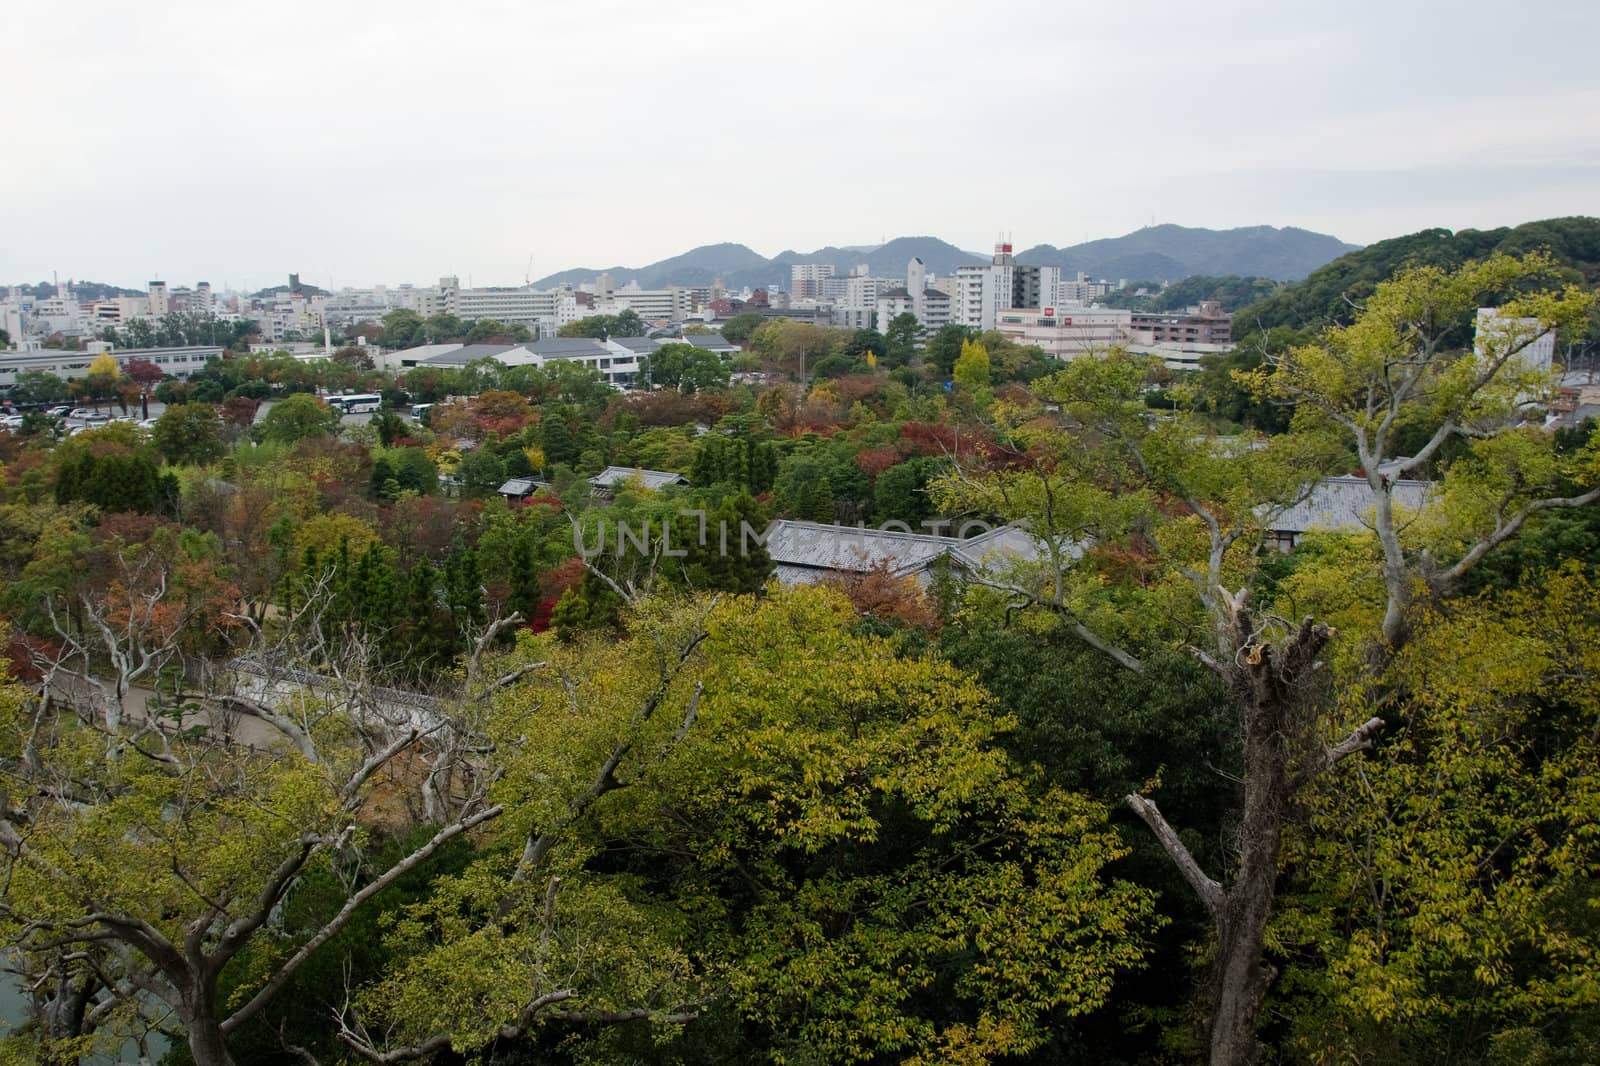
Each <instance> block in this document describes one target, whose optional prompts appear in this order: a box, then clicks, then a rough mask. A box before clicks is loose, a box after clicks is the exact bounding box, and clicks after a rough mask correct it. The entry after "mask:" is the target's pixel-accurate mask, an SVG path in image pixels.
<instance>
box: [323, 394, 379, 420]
mask: <svg viewBox="0 0 1600 1066" xmlns="http://www.w3.org/2000/svg"><path fill="white" fill-rule="evenodd" d="M327 403H328V406H329V407H337V408H339V409H340V410H341V411H343V412H344V413H345V414H347V415H367V414H371V413H372V412H374V411H376V410H377V409H378V408H379V407H380V406H382V404H383V397H382V396H379V395H378V394H377V393H375V392H356V393H350V394H349V395H345V396H329V397H327Z"/></svg>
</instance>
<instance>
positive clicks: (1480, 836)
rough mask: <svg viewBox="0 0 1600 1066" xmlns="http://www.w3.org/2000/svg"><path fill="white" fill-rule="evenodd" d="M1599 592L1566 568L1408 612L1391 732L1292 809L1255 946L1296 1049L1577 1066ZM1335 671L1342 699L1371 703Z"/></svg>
mask: <svg viewBox="0 0 1600 1066" xmlns="http://www.w3.org/2000/svg"><path fill="white" fill-rule="evenodd" d="M1597 592H1600V589H1597V588H1596V587H1595V582H1594V574H1593V572H1592V571H1585V570H1584V569H1583V568H1581V567H1579V566H1577V565H1575V564H1569V565H1567V566H1565V567H1562V568H1560V569H1558V570H1554V571H1550V572H1546V573H1541V574H1539V575H1537V577H1536V578H1535V579H1534V580H1532V581H1530V582H1528V583H1527V584H1525V585H1523V586H1522V587H1519V588H1515V589H1511V590H1497V591H1494V592H1490V593H1487V594H1484V595H1482V596H1480V597H1477V598H1475V599H1473V600H1470V601H1465V602H1458V603H1456V604H1453V605H1451V607H1450V609H1449V610H1448V611H1437V610H1432V609H1429V610H1424V611H1421V612H1419V613H1418V614H1417V615H1416V617H1415V618H1414V623H1413V624H1414V630H1415V632H1414V635H1413V637H1412V639H1411V641H1410V642H1409V643H1408V644H1407V646H1406V647H1405V648H1404V649H1403V650H1402V651H1401V652H1400V653H1399V655H1398V656H1397V657H1396V659H1395V661H1394V662H1393V663H1392V664H1391V666H1390V669H1389V670H1388V672H1387V677H1386V687H1387V688H1388V689H1389V692H1388V693H1387V694H1386V698H1387V699H1389V700H1390V701H1391V703H1392V704H1393V705H1394V706H1395V707H1396V709H1397V711H1398V714H1397V715H1396V717H1397V718H1398V719H1399V722H1398V726H1397V728H1396V729H1395V730H1394V731H1393V732H1392V734H1391V735H1390V736H1388V737H1387V738H1386V739H1385V741H1384V743H1383V744H1382V745H1380V746H1379V747H1378V748H1377V750H1376V751H1375V752H1374V753H1373V754H1371V755H1369V756H1368V758H1367V759H1366V761H1365V762H1364V764H1363V768H1362V769H1363V772H1362V773H1361V775H1359V777H1356V778H1355V779H1353V780H1351V781H1349V782H1348V784H1347V785H1346V787H1342V788H1338V789H1325V790H1318V791H1317V792H1315V793H1314V794H1313V795H1312V797H1311V801H1312V802H1311V816H1310V826H1309V829H1310V831H1309V832H1307V833H1305V834H1303V835H1301V834H1297V835H1296V837H1297V839H1296V840H1295V841H1294V842H1293V843H1291V846H1290V854H1291V858H1292V860H1293V868H1294V870H1295V876H1294V883H1293V886H1292V890H1291V891H1290V892H1288V893H1286V898H1285V906H1284V913H1283V914H1282V916H1281V917H1280V919H1279V920H1278V922H1277V923H1276V927H1275V936H1276V937H1277V938H1280V939H1281V940H1282V941H1284V943H1285V946H1286V948H1288V949H1289V950H1288V957H1289V959H1290V960H1292V961H1291V965H1290V966H1289V968H1288V969H1287V970H1286V973H1285V976H1284V980H1283V982H1282V983H1281V985H1280V986H1279V987H1280V989H1281V991H1280V992H1279V994H1278V996H1277V997H1275V998H1277V999H1278V1000H1279V1003H1278V1004H1276V1005H1275V1006H1276V1007H1277V1013H1280V1014H1281V1015H1282V1016H1284V1017H1286V1018H1288V1019H1289V1020H1290V1021H1291V1024H1292V1026H1293V1033H1292V1037H1291V1045H1290V1046H1291V1048H1292V1049H1293V1050H1294V1051H1298V1052H1300V1053H1302V1054H1304V1055H1306V1056H1307V1057H1312V1056H1318V1055H1324V1056H1330V1057H1334V1056H1336V1057H1339V1058H1343V1059H1345V1060H1346V1061H1360V1062H1363V1063H1372V1064H1374V1066H1389V1064H1394V1066H1398V1064H1401V1063H1446V1062H1449V1063H1462V1064H1468V1063H1485V1064H1488V1063H1509V1062H1541V1063H1549V1064H1551V1066H1557V1064H1573V1066H1576V1064H1577V1063H1583V1062H1591V1061H1594V1059H1595V1056H1596V1055H1597V1054H1600V1026H1597V1025H1596V1022H1595V1018H1594V1008H1593V1002H1594V997H1595V994H1596V986H1597V983H1600V970H1597V968H1596V965H1595V963H1594V959H1595V958H1596V952H1597V950H1600V943H1597V940H1600V931H1597V927H1596V925H1595V923H1594V922H1593V920H1592V914H1591V913H1589V911H1590V907H1589V901H1591V900H1592V899H1593V898H1594V894H1595V870H1596V869H1597V868H1600V832H1597V830H1600V792H1597V791H1596V789H1595V787H1594V784H1593V779H1594V766H1595V764H1596V759H1597V757H1600V752H1597V751H1596V744H1595V739H1596V738H1595V733H1594V730H1593V728H1592V723H1593V722H1594V720H1595V715H1596V714H1597V713H1600V699H1597V689H1596V686H1594V685H1593V684H1592V683H1590V682H1589V680H1588V679H1589V678H1591V677H1592V676H1593V673H1592V672H1593V670H1594V669H1595V668H1596V666H1600V658H1597V649H1600V614H1597V612H1596V608H1595V605H1596V603H1600V597H1597ZM1363 670H1364V667H1363V666H1362V665H1360V664H1353V665H1352V666H1351V668H1350V674H1351V675H1352V676H1349V677H1347V678H1345V680H1344V686H1343V693H1344V696H1343V698H1345V699H1347V700H1354V701H1359V700H1362V699H1365V698H1370V695H1371V694H1370V692H1368V691H1367V686H1366V685H1365V684H1364V683H1363V679H1362V677H1361V676H1360V674H1361V673H1362V671H1363Z"/></svg>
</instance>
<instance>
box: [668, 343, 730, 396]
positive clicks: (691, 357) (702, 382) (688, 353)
mask: <svg viewBox="0 0 1600 1066" xmlns="http://www.w3.org/2000/svg"><path fill="white" fill-rule="evenodd" d="M649 360H650V384H651V385H652V386H654V387H656V388H665V389H677V390H679V391H680V392H705V391H707V390H714V389H722V388H726V387H727V385H728V376H729V370H728V364H726V363H725V362H723V361H722V357H721V356H719V355H718V354H717V353H716V352H711V351H707V350H706V349H704V348H697V347H695V346H694V345H692V344H663V345H662V346H661V347H660V348H658V349H657V350H656V351H654V352H652V353H651V354H650V356H649Z"/></svg>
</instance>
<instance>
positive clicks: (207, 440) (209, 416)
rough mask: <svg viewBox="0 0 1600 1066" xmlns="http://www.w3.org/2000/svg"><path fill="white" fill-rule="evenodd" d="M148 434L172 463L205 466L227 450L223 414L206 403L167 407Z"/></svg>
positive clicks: (174, 464)
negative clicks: (219, 413)
mask: <svg viewBox="0 0 1600 1066" xmlns="http://www.w3.org/2000/svg"><path fill="white" fill-rule="evenodd" d="M150 438H151V440H152V441H153V442H154V443H155V446H156V449H157V450H158V451H160V452H161V454H162V456H164V457H165V458H166V460H167V462H169V463H171V464H172V465H173V466H204V465H206V464H207V463H213V462H216V461H217V460H218V459H220V458H222V456H223V455H224V454H226V452H227V450H228V449H227V444H226V442H225V441H224V439H223V427H222V417H221V416H220V415H218V414H217V409H216V408H215V407H213V406H211V405H210V404H208V403H184V404H177V405H175V406H172V407H168V408H167V409H166V411H165V412H163V413H162V415H161V417H160V418H158V419H156V424H155V427H154V428H153V429H152V430H151V431H150Z"/></svg>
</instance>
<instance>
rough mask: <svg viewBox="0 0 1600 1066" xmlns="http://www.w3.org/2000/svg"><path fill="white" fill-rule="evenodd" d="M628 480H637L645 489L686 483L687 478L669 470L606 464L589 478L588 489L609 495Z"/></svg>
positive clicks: (599, 494) (597, 493) (598, 493)
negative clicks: (606, 465)
mask: <svg viewBox="0 0 1600 1066" xmlns="http://www.w3.org/2000/svg"><path fill="white" fill-rule="evenodd" d="M629 482H637V483H638V484H640V485H642V486H644V487H645V488H647V489H664V488H667V487H668V486H669V485H687V484H688V483H689V479H688V478H686V477H684V476H683V475H682V474H674V473H672V472H671V471H670V470H643V469H641V468H639V467H636V466H608V467H606V468H605V469H604V470H602V471H600V472H599V473H598V474H596V475H595V476H594V477H592V478H590V479H589V485H590V491H591V492H592V493H593V494H594V495H596V496H611V495H613V494H614V493H615V492H616V490H617V489H618V488H620V487H621V486H623V485H626V484H628V483H629Z"/></svg>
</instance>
